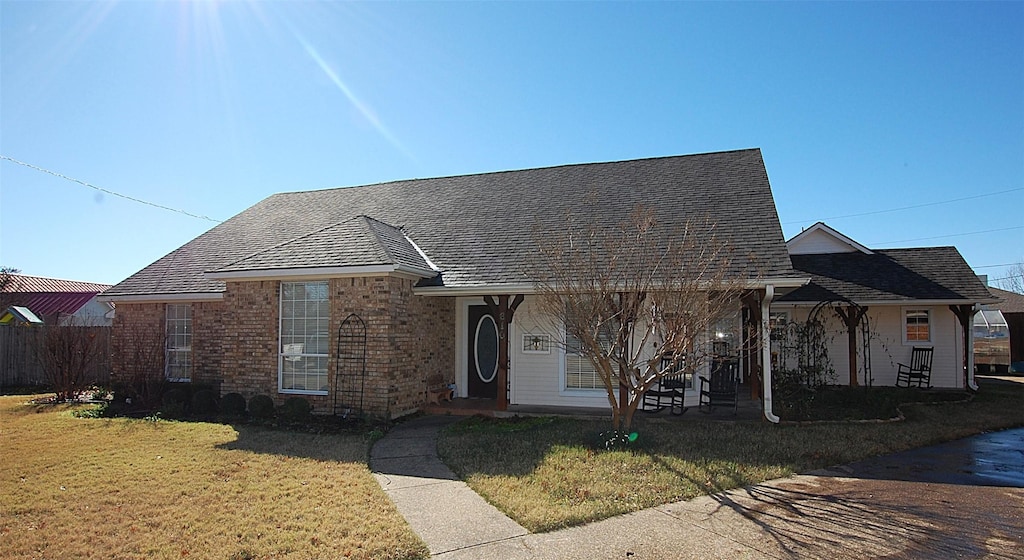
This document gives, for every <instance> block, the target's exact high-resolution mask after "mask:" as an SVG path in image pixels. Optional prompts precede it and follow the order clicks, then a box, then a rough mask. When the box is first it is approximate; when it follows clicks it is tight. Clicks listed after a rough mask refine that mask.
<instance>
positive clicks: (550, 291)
mask: <svg viewBox="0 0 1024 560" xmlns="http://www.w3.org/2000/svg"><path fill="white" fill-rule="evenodd" d="M538 237H539V236H538ZM537 243H538V247H539V249H540V250H539V251H538V252H537V254H536V258H535V261H534V263H533V266H532V270H531V271H530V272H531V274H533V275H534V277H535V278H538V280H537V286H536V287H537V293H538V307H539V308H540V311H541V312H542V313H543V314H545V315H546V316H548V317H550V318H551V319H552V321H553V323H554V324H553V327H554V328H556V329H557V328H564V329H565V333H566V334H567V335H568V337H572V338H574V339H576V340H577V341H578V344H579V347H578V349H574V350H576V351H578V352H579V353H580V354H582V355H585V356H586V358H587V359H589V360H590V362H591V363H592V364H593V366H594V368H595V369H596V371H597V373H598V375H599V377H600V379H601V382H602V384H603V385H604V388H605V390H606V392H607V397H608V404H609V405H611V409H612V427H613V429H614V430H620V431H628V430H629V429H630V427H631V424H632V419H633V414H634V412H635V411H636V409H637V407H638V406H639V404H640V403H641V402H642V400H643V395H644V393H646V392H647V391H648V390H650V389H651V388H652V387H653V386H655V384H657V383H658V381H659V380H661V379H662V378H663V377H665V376H666V375H670V374H676V373H677V372H679V371H680V370H681V369H685V370H688V371H690V372H694V371H698V369H699V368H700V366H701V364H702V363H704V362H705V361H706V360H707V359H708V357H709V356H710V355H711V340H710V339H709V338H708V336H707V333H708V331H709V330H710V329H712V328H713V327H714V326H715V325H716V324H718V323H719V322H720V321H721V320H722V319H723V318H724V317H726V316H729V315H732V314H733V313H735V312H736V311H737V309H738V307H739V300H740V297H741V295H742V293H743V290H744V285H743V284H744V282H741V281H738V280H740V279H739V278H731V277H729V272H730V270H731V269H732V268H733V264H734V261H735V259H734V255H733V250H732V248H731V246H730V245H729V244H728V243H727V242H725V241H723V240H722V239H719V238H718V236H717V234H716V228H715V224H714V223H712V222H710V221H707V220H703V221H689V222H687V223H685V224H684V225H683V226H682V227H680V228H678V229H675V228H672V227H670V226H665V225H661V224H659V223H658V220H657V219H656V216H655V213H654V212H653V211H652V210H651V209H648V208H644V207H637V208H636V209H634V210H633V212H631V213H630V215H629V216H628V218H627V219H625V220H624V221H623V222H622V223H620V224H618V225H617V226H610V227H609V226H604V227H599V226H595V225H591V224H578V223H575V222H573V221H572V220H571V219H570V220H569V223H568V224H567V227H566V228H565V229H564V231H563V234H562V235H560V236H558V237H556V238H547V239H544V238H539V239H538V240H537ZM753 269H754V267H753V266H751V270H753ZM563 344H564V341H563Z"/></svg>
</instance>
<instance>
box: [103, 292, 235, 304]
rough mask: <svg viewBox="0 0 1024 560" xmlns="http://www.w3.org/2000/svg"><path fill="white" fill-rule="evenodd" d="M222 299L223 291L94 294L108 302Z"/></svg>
mask: <svg viewBox="0 0 1024 560" xmlns="http://www.w3.org/2000/svg"><path fill="white" fill-rule="evenodd" d="M222 299H224V292H192V293H185V294H130V295H129V294H126V295H109V296H104V295H98V296H96V301H102V302H108V303H163V302H180V301H219V300H222Z"/></svg>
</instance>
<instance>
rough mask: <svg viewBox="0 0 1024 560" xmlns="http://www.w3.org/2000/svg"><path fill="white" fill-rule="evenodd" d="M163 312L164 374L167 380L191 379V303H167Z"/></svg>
mask: <svg viewBox="0 0 1024 560" xmlns="http://www.w3.org/2000/svg"><path fill="white" fill-rule="evenodd" d="M165 314H166V318H165V330H164V335H165V341H166V343H165V345H164V356H165V360H164V375H165V376H166V377H167V380H168V381H192V305H191V304H189V303H168V304H167V306H166V309H165Z"/></svg>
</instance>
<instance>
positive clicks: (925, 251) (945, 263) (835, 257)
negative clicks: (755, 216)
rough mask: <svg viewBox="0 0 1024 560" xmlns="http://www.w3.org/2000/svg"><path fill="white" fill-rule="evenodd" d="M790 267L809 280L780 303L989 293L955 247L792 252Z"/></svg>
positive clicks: (985, 297)
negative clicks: (855, 251)
mask: <svg viewBox="0 0 1024 560" xmlns="http://www.w3.org/2000/svg"><path fill="white" fill-rule="evenodd" d="M791 258H792V261H793V268H794V270H796V271H797V272H801V273H806V275H809V276H810V277H811V283H810V284H808V285H806V286H804V287H802V288H799V289H797V290H794V291H793V292H790V293H788V294H786V295H785V296H782V297H780V298H779V299H778V301H782V302H818V301H828V300H834V299H847V300H851V301H854V302H858V303H866V302H882V301H913V300H939V301H964V302H979V301H990V300H992V299H994V298H992V296H991V294H989V292H988V290H987V289H986V288H985V285H984V284H982V283H981V281H980V280H978V277H977V276H975V274H974V271H973V270H971V268H970V267H969V266H968V265H967V263H966V262H965V261H964V259H963V257H962V256H960V253H959V251H957V250H956V248H955V247H924V248H914V249H888V250H876V251H874V254H872V255H867V254H864V253H859V252H858V253H830V254H820V255H793V256H792V257H791Z"/></svg>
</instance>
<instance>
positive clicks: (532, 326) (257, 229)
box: [103, 149, 987, 421]
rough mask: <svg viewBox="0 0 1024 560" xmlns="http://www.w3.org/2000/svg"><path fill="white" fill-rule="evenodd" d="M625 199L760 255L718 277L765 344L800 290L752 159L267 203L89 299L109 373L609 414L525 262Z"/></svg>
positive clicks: (345, 398)
mask: <svg viewBox="0 0 1024 560" xmlns="http://www.w3.org/2000/svg"><path fill="white" fill-rule="evenodd" d="M638 205H645V206H647V207H649V208H651V209H653V211H654V212H655V213H656V217H657V219H658V220H659V223H661V224H665V225H666V227H665V228H664V229H665V230H666V231H671V230H672V227H671V226H673V225H682V224H684V223H686V222H687V220H689V219H691V218H693V219H701V218H704V217H710V219H711V220H712V222H713V223H714V229H715V234H716V235H717V236H718V237H719V239H725V240H727V241H729V242H730V243H731V244H732V246H733V247H734V248H735V250H736V251H737V253H738V254H740V255H744V256H750V257H752V258H754V259H755V260H756V262H757V263H758V264H757V266H756V267H755V266H750V265H749V262H748V261H746V260H744V261H743V263H740V262H739V259H737V262H736V264H734V265H732V267H731V268H730V270H729V271H728V273H729V276H730V277H731V278H733V279H734V280H735V281H737V282H742V283H743V285H744V286H745V287H746V288H748V292H747V294H746V295H745V297H743V298H742V301H737V302H736V317H737V319H736V321H735V324H734V325H731V326H730V328H732V330H739V327H740V322H741V321H745V324H746V325H747V327H748V328H749V329H750V330H753V331H757V332H759V335H760V338H759V339H761V340H766V339H767V335H768V329H769V322H768V320H767V319H768V317H767V315H768V309H769V304H770V303H771V301H772V299H773V298H775V297H777V296H778V295H781V294H784V293H785V292H787V291H791V290H793V289H796V288H799V287H800V286H803V285H804V284H806V283H807V282H808V280H809V274H808V273H805V272H798V271H795V270H794V268H793V266H792V264H791V261H790V255H789V252H788V250H787V246H786V243H785V240H784V238H783V236H782V228H781V227H780V224H779V219H778V215H777V213H776V210H775V206H774V201H773V199H772V193H771V187H770V185H769V182H768V175H767V172H766V170H765V168H764V162H763V161H762V158H761V153H760V150H757V149H750V150H739V151H731V152H719V153H709V154H699V155H689V156H676V157H663V158H652V159H642V160H632V161H621V162H613V163H595V164H582V165H566V166H560V167H550V168H542V169H528V170H520V171H507V172H499V173H485V174H479V175H466V176H457V177H444V178H435V179H418V180H409V181H396V182H391V183H384V184H377V185H369V186H362V187H349V188H338V189H328V190H320V191H309V192H294V193H286V194H277V195H273V196H271V197H269V198H267V199H265V200H263V201H262V202H260V203H258V204H256V205H255V206H253V207H251V208H249V209H247V210H245V211H244V212H242V213H241V214H238V215H237V216H234V217H233V218H231V219H229V220H227V221H226V222H224V223H222V224H220V225H218V226H216V227H214V228H213V229H211V230H210V231H208V232H206V233H204V234H203V235H201V236H199V237H197V238H196V239H194V240H192V241H190V242H189V243H187V244H185V245H184V246H182V247H181V248H179V249H177V250H175V251H174V252H172V253H170V254H168V255H167V256H165V257H163V258H161V259H159V260H158V261H156V262H154V263H153V264H151V265H150V266H148V267H146V268H145V269H143V270H141V271H139V272H138V273H136V274H134V275H133V276H131V277H129V278H128V279H126V280H124V281H123V282H121V283H120V284H117V285H116V286H114V287H113V288H111V289H109V290H107V291H106V292H105V293H104V294H103V298H104V299H105V300H106V301H113V302H116V303H117V306H118V307H117V310H118V311H117V316H116V317H115V321H114V346H115V348H114V353H115V356H120V357H121V358H120V361H117V360H115V364H114V366H113V371H114V375H115V379H117V378H120V379H122V380H126V379H128V378H129V377H130V376H132V375H135V374H137V373H138V372H137V371H135V370H133V368H135V366H136V365H137V363H138V360H135V361H134V362H133V360H132V359H131V358H130V357H131V356H137V355H139V354H140V352H141V351H142V350H144V348H141V346H142V345H143V344H142V343H140V342H139V341H140V340H141V338H142V337H140V333H154V334H155V335H158V336H156V338H158V339H160V340H166V343H165V348H164V349H163V353H164V358H163V365H162V368H163V375H165V376H166V377H167V378H168V379H172V380H176V381H194V382H201V383H211V384H215V385H218V386H219V389H220V391H221V393H222V394H223V393H228V392H239V393H242V394H243V395H244V396H245V397H247V398H248V397H252V396H253V395H255V394H266V395H270V396H272V397H274V398H275V399H276V400H277V402H278V403H280V402H282V401H283V400H284V399H286V398H287V397H289V396H292V395H301V396H304V397H306V398H308V399H309V400H310V401H311V402H312V403H313V404H314V407H315V409H316V410H317V411H318V412H328V413H330V412H332V411H333V412H336V413H339V412H341V411H347V410H349V409H361V410H365V411H367V412H371V413H374V414H380V415H386V416H390V417H395V416H400V415H403V414H407V413H410V412H413V411H416V410H418V409H419V408H420V407H422V406H423V405H424V403H425V400H426V397H427V391H426V389H427V388H428V384H429V383H434V384H436V383H437V380H441V382H442V383H453V384H454V385H455V386H456V396H458V397H468V398H475V399H480V402H489V403H493V406H494V408H496V409H499V410H505V409H513V410H514V409H515V408H516V407H525V406H560V407H591V408H607V407H608V402H607V396H606V394H605V391H604V389H603V387H602V385H601V383H600V381H599V379H598V378H597V376H596V375H595V374H594V372H593V368H592V366H590V365H589V363H588V361H587V360H585V359H580V356H579V355H576V354H573V353H572V352H567V351H566V350H565V349H564V348H565V345H564V344H561V343H560V341H562V340H564V337H565V333H564V331H563V332H557V331H556V332H551V327H550V324H551V321H550V320H549V319H548V318H547V317H544V316H541V315H540V314H539V312H538V311H537V305H536V300H535V298H534V295H533V294H534V293H535V292H536V284H535V282H536V279H535V278H531V277H530V276H529V275H528V274H527V273H526V272H525V271H526V269H527V268H528V267H527V266H526V263H527V262H528V259H529V255H530V254H531V252H533V251H535V250H536V246H537V243H538V241H539V240H540V241H543V240H544V239H548V238H550V237H551V236H552V235H555V234H557V233H559V232H561V231H563V230H564V229H565V226H566V224H567V219H569V218H570V217H574V218H575V219H577V220H586V221H587V222H588V223H593V224H595V225H598V226H600V225H607V227H614V226H615V225H617V224H618V223H619V222H621V221H622V220H624V219H625V218H626V217H627V216H628V214H629V213H630V212H631V211H632V210H634V209H635V208H636V207H637V206H638ZM702 234H703V235H709V232H702ZM952 254H953V255H955V251H953V253H952ZM941 256H942V257H943V258H945V257H947V256H949V254H947V253H943V254H942V255H941ZM956 258H957V259H959V256H958V255H956ZM961 262H962V260H961ZM744 263H746V264H744ZM975 281H976V280H975ZM976 282H977V281H976ZM981 289H982V290H984V288H983V287H982V288H981ZM985 293H986V296H987V292H985ZM954 299H956V301H958V302H960V301H961V300H960V299H959V298H954ZM982 299H985V298H982ZM935 320H936V321H937V322H938V321H940V319H939V317H938V315H937V314H936V318H935ZM943 320H944V318H943ZM936 328H938V327H936ZM364 329H365V330H364ZM152 339H153V337H151V338H150V340H152ZM142 353H144V352H142ZM363 356H365V360H364V359H363ZM500 356H507V357H508V359H507V367H503V366H505V365H506V364H503V363H501V362H502V360H501V359H499V357H500ZM740 360H741V363H740V365H741V371H742V372H743V375H744V381H746V382H748V383H749V384H750V385H751V387H753V390H754V391H755V393H756V394H757V395H758V396H759V398H760V399H762V400H763V401H764V402H765V403H766V404H767V406H766V407H765V416H766V417H767V418H768V419H769V420H772V421H777V420H778V419H777V417H775V416H774V414H772V409H771V389H770V387H771V384H770V383H760V379H761V378H764V379H768V380H770V379H771V374H772V372H771V360H770V354H769V349H768V348H767V347H759V348H753V349H750V350H749V351H746V352H743V353H742V356H740ZM136 369H137V368H136ZM697 373H698V374H706V373H707V371H706V369H705V370H704V371H699V372H697ZM430 380H433V381H430ZM696 401H697V394H696V391H695V390H694V388H690V390H689V391H688V392H687V397H686V403H687V404H688V405H695V404H696Z"/></svg>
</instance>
